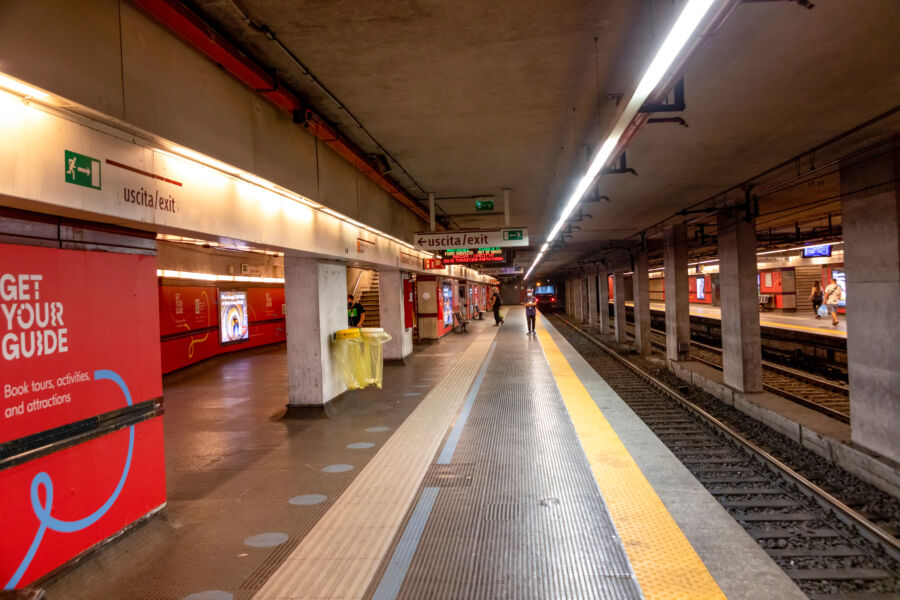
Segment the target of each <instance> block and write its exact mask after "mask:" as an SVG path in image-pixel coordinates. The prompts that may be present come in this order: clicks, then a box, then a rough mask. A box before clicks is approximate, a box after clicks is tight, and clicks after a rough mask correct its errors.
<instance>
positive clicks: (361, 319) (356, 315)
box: [347, 294, 366, 327]
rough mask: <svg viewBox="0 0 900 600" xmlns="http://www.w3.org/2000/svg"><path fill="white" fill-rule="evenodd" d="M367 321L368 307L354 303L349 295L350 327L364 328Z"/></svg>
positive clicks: (348, 315)
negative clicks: (363, 325)
mask: <svg viewBox="0 0 900 600" xmlns="http://www.w3.org/2000/svg"><path fill="white" fill-rule="evenodd" d="M365 321H366V307H364V306H363V305H362V304H360V303H359V302H354V301H353V296H352V295H349V294H348V295H347V322H348V323H350V327H362V324H363V323H365Z"/></svg>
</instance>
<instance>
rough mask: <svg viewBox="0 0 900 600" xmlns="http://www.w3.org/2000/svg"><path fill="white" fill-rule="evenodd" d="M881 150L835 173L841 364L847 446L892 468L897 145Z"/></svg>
mask: <svg viewBox="0 0 900 600" xmlns="http://www.w3.org/2000/svg"><path fill="white" fill-rule="evenodd" d="M888 148H892V151H888V152H885V149H886V148H885V146H881V147H879V148H876V149H873V151H872V153H871V154H873V155H879V154H880V156H864V157H859V158H854V159H853V164H844V165H841V171H840V176H841V196H842V198H843V200H842V202H843V217H842V218H843V233H844V265H845V270H846V274H847V287H848V288H849V289H848V290H845V292H847V293H846V294H845V295H846V296H847V297H848V298H849V300H848V308H847V312H848V313H849V314H848V315H847V317H846V320H847V359H848V360H847V362H848V367H849V371H850V436H851V439H852V440H853V441H854V442H855V443H857V444H859V445H861V446H864V447H866V448H868V449H870V450H873V451H875V452H877V453H879V454H881V455H883V456H886V457H888V458H890V459H892V460H895V461H900V444H898V443H897V432H898V431H900V369H898V365H900V342H898V341H897V331H898V327H897V325H896V324H895V319H896V313H897V308H896V307H897V302H898V299H900V185H898V183H897V181H898V177H900V137H895V138H894V139H893V140H892V141H891V142H890V144H889V146H888ZM823 283H825V284H826V285H827V282H823ZM841 318H842V319H843V316H842V317H841ZM824 323H827V321H824ZM825 326H826V325H823V327H825Z"/></svg>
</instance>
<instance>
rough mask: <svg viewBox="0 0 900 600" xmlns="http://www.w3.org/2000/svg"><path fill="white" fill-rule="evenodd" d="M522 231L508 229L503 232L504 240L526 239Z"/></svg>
mask: <svg viewBox="0 0 900 600" xmlns="http://www.w3.org/2000/svg"><path fill="white" fill-rule="evenodd" d="M523 236H524V234H523V232H522V230H521V229H506V230H504V231H503V239H504V240H521V239H524V237H523Z"/></svg>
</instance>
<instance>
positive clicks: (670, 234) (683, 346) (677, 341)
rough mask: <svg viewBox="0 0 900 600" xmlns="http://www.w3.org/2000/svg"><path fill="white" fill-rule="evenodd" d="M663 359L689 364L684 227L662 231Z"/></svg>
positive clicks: (688, 316)
mask: <svg viewBox="0 0 900 600" xmlns="http://www.w3.org/2000/svg"><path fill="white" fill-rule="evenodd" d="M664 234H665V249H664V256H663V261H664V267H665V277H666V279H665V282H664V285H665V291H666V294H665V295H666V359H667V360H674V361H679V360H690V356H691V351H690V347H691V315H690V304H689V303H688V299H689V298H688V242H687V227H685V226H684V225H674V226H671V227H666V229H665V232H664Z"/></svg>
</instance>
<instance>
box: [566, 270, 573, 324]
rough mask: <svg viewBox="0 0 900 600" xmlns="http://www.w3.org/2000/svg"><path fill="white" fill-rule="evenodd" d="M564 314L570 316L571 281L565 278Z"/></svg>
mask: <svg viewBox="0 0 900 600" xmlns="http://www.w3.org/2000/svg"><path fill="white" fill-rule="evenodd" d="M566 315H567V316H569V317H571V316H572V282H571V280H569V279H566Z"/></svg>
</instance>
